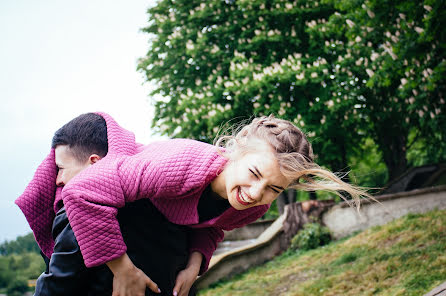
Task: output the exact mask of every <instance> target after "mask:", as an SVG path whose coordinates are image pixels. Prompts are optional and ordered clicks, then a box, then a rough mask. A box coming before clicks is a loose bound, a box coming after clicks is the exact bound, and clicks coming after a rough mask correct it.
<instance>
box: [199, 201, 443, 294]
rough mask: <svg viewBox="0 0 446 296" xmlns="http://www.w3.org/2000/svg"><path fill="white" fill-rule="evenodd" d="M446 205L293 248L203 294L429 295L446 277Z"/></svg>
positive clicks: (202, 292) (204, 291)
mask: <svg viewBox="0 0 446 296" xmlns="http://www.w3.org/2000/svg"><path fill="white" fill-rule="evenodd" d="M445 250H446V211H444V210H443V211H433V212H429V213H427V214H423V215H413V214H411V215H407V216H405V217H403V218H400V219H398V220H395V221H393V222H391V223H389V224H387V225H384V226H378V227H374V228H371V229H368V230H366V231H363V232H361V233H359V234H357V235H355V236H352V237H350V238H348V239H344V240H341V241H337V242H334V243H331V244H329V245H327V246H325V247H321V248H318V249H315V250H311V251H307V252H295V251H293V252H291V251H288V252H286V253H284V254H282V255H281V256H279V257H277V258H276V259H275V260H273V261H270V262H268V263H266V264H265V265H263V266H260V267H256V268H253V269H250V270H249V271H248V272H246V273H244V274H242V275H238V276H236V277H234V278H232V279H231V280H229V281H224V282H220V283H218V284H216V285H214V286H213V287H212V288H210V289H206V290H203V291H200V293H199V294H198V295H199V296H210V295H212V296H218V295H249V296H252V295H355V296H356V295H392V296H394V295H405V296H407V295H417V296H418V295H423V294H424V293H427V292H428V291H430V290H431V289H432V288H434V287H435V286H436V285H439V284H441V283H442V282H444V281H446V252H445Z"/></svg>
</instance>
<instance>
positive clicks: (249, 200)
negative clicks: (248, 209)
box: [240, 190, 253, 203]
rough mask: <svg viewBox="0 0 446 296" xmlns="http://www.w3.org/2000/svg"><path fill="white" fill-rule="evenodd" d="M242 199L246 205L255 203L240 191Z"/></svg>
mask: <svg viewBox="0 0 446 296" xmlns="http://www.w3.org/2000/svg"><path fill="white" fill-rule="evenodd" d="M240 198H241V199H242V200H243V201H244V202H246V203H252V202H253V201H252V200H251V199H250V198H249V197H248V196H247V195H246V194H245V193H244V192H243V191H242V190H240Z"/></svg>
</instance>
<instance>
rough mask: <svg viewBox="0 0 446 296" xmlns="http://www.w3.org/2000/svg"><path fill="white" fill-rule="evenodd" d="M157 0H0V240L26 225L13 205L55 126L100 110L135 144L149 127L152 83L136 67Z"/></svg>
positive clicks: (147, 135) (149, 134)
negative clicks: (133, 137) (149, 12)
mask: <svg viewBox="0 0 446 296" xmlns="http://www.w3.org/2000/svg"><path fill="white" fill-rule="evenodd" d="M153 5H155V0H144V1H142V0H132V1H117V0H108V1H103V0H88V1H87V0H79V1H59V0H41V1H31V0H14V1H0V40H1V41H0V42H1V45H0V100H1V102H0V133H1V134H0V136H1V139H2V144H1V145H0V160H1V162H0V163H1V165H0V180H1V188H2V190H1V193H0V242H3V241H4V240H12V239H15V238H16V237H17V236H18V235H24V234H27V233H29V232H30V231H31V229H30V228H29V226H28V224H27V222H26V219H25V218H24V216H23V214H22V213H21V211H20V210H19V208H18V207H17V206H16V205H15V204H14V200H15V199H16V198H17V197H18V196H19V195H20V194H21V193H22V192H23V191H24V190H25V187H26V185H27V184H28V182H29V181H30V180H31V178H32V176H33V174H34V171H35V169H36V168H37V166H38V165H39V164H40V162H41V161H42V160H43V159H44V158H45V156H46V155H47V154H48V152H49V150H50V146H51V138H52V136H53V134H54V132H55V131H56V130H57V129H58V128H59V127H61V126H62V125H63V124H65V123H66V122H68V121H69V120H71V119H72V118H74V117H76V116H77V115H80V114H82V113H86V112H94V111H104V112H107V113H109V114H110V115H112V116H113V117H114V118H115V119H116V120H117V122H118V123H119V124H120V125H121V126H123V127H124V128H126V129H128V130H131V131H133V132H134V133H135V135H136V140H137V141H138V142H140V143H145V144H146V143H149V142H151V141H153V140H156V139H159V138H160V136H157V135H153V134H152V132H151V130H150V122H151V120H152V118H153V115H154V114H153V107H152V104H151V102H152V98H150V97H149V93H150V89H151V88H152V87H153V86H151V85H150V84H148V83H144V77H143V74H142V73H139V72H137V71H136V66H137V59H138V58H140V57H143V56H144V55H145V54H146V52H147V51H148V49H149V45H148V39H149V38H148V35H147V34H144V33H142V32H141V31H140V29H141V28H143V27H144V26H146V25H147V19H148V15H147V13H146V11H147V9H148V8H149V7H152V6H153Z"/></svg>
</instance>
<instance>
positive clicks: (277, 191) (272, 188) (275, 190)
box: [269, 186, 280, 193]
mask: <svg viewBox="0 0 446 296" xmlns="http://www.w3.org/2000/svg"><path fill="white" fill-rule="evenodd" d="M269 188H271V190H272V191H274V192H275V193H280V191H279V190H277V189H275V188H274V187H271V186H270V187H269Z"/></svg>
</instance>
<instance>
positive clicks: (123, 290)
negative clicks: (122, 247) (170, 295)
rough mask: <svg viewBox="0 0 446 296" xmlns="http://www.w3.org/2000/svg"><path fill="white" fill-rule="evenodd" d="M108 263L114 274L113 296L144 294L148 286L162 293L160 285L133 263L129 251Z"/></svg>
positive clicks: (138, 295)
mask: <svg viewBox="0 0 446 296" xmlns="http://www.w3.org/2000/svg"><path fill="white" fill-rule="evenodd" d="M106 264H107V266H108V267H109V268H110V270H111V271H112V272H113V275H114V277H113V296H140V295H141V296H144V295H145V291H146V287H149V289H150V290H152V291H153V292H155V293H161V291H160V289H159V288H158V285H157V284H155V283H154V282H153V281H152V280H151V279H150V278H149V277H148V276H147V275H146V274H145V273H144V272H143V271H141V269H139V268H137V267H136V266H135V265H134V264H133V262H132V260H130V258H129V256H128V255H127V253H124V255H122V256H121V257H119V258H116V259H113V260H111V261H109V262H107V263H106Z"/></svg>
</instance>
